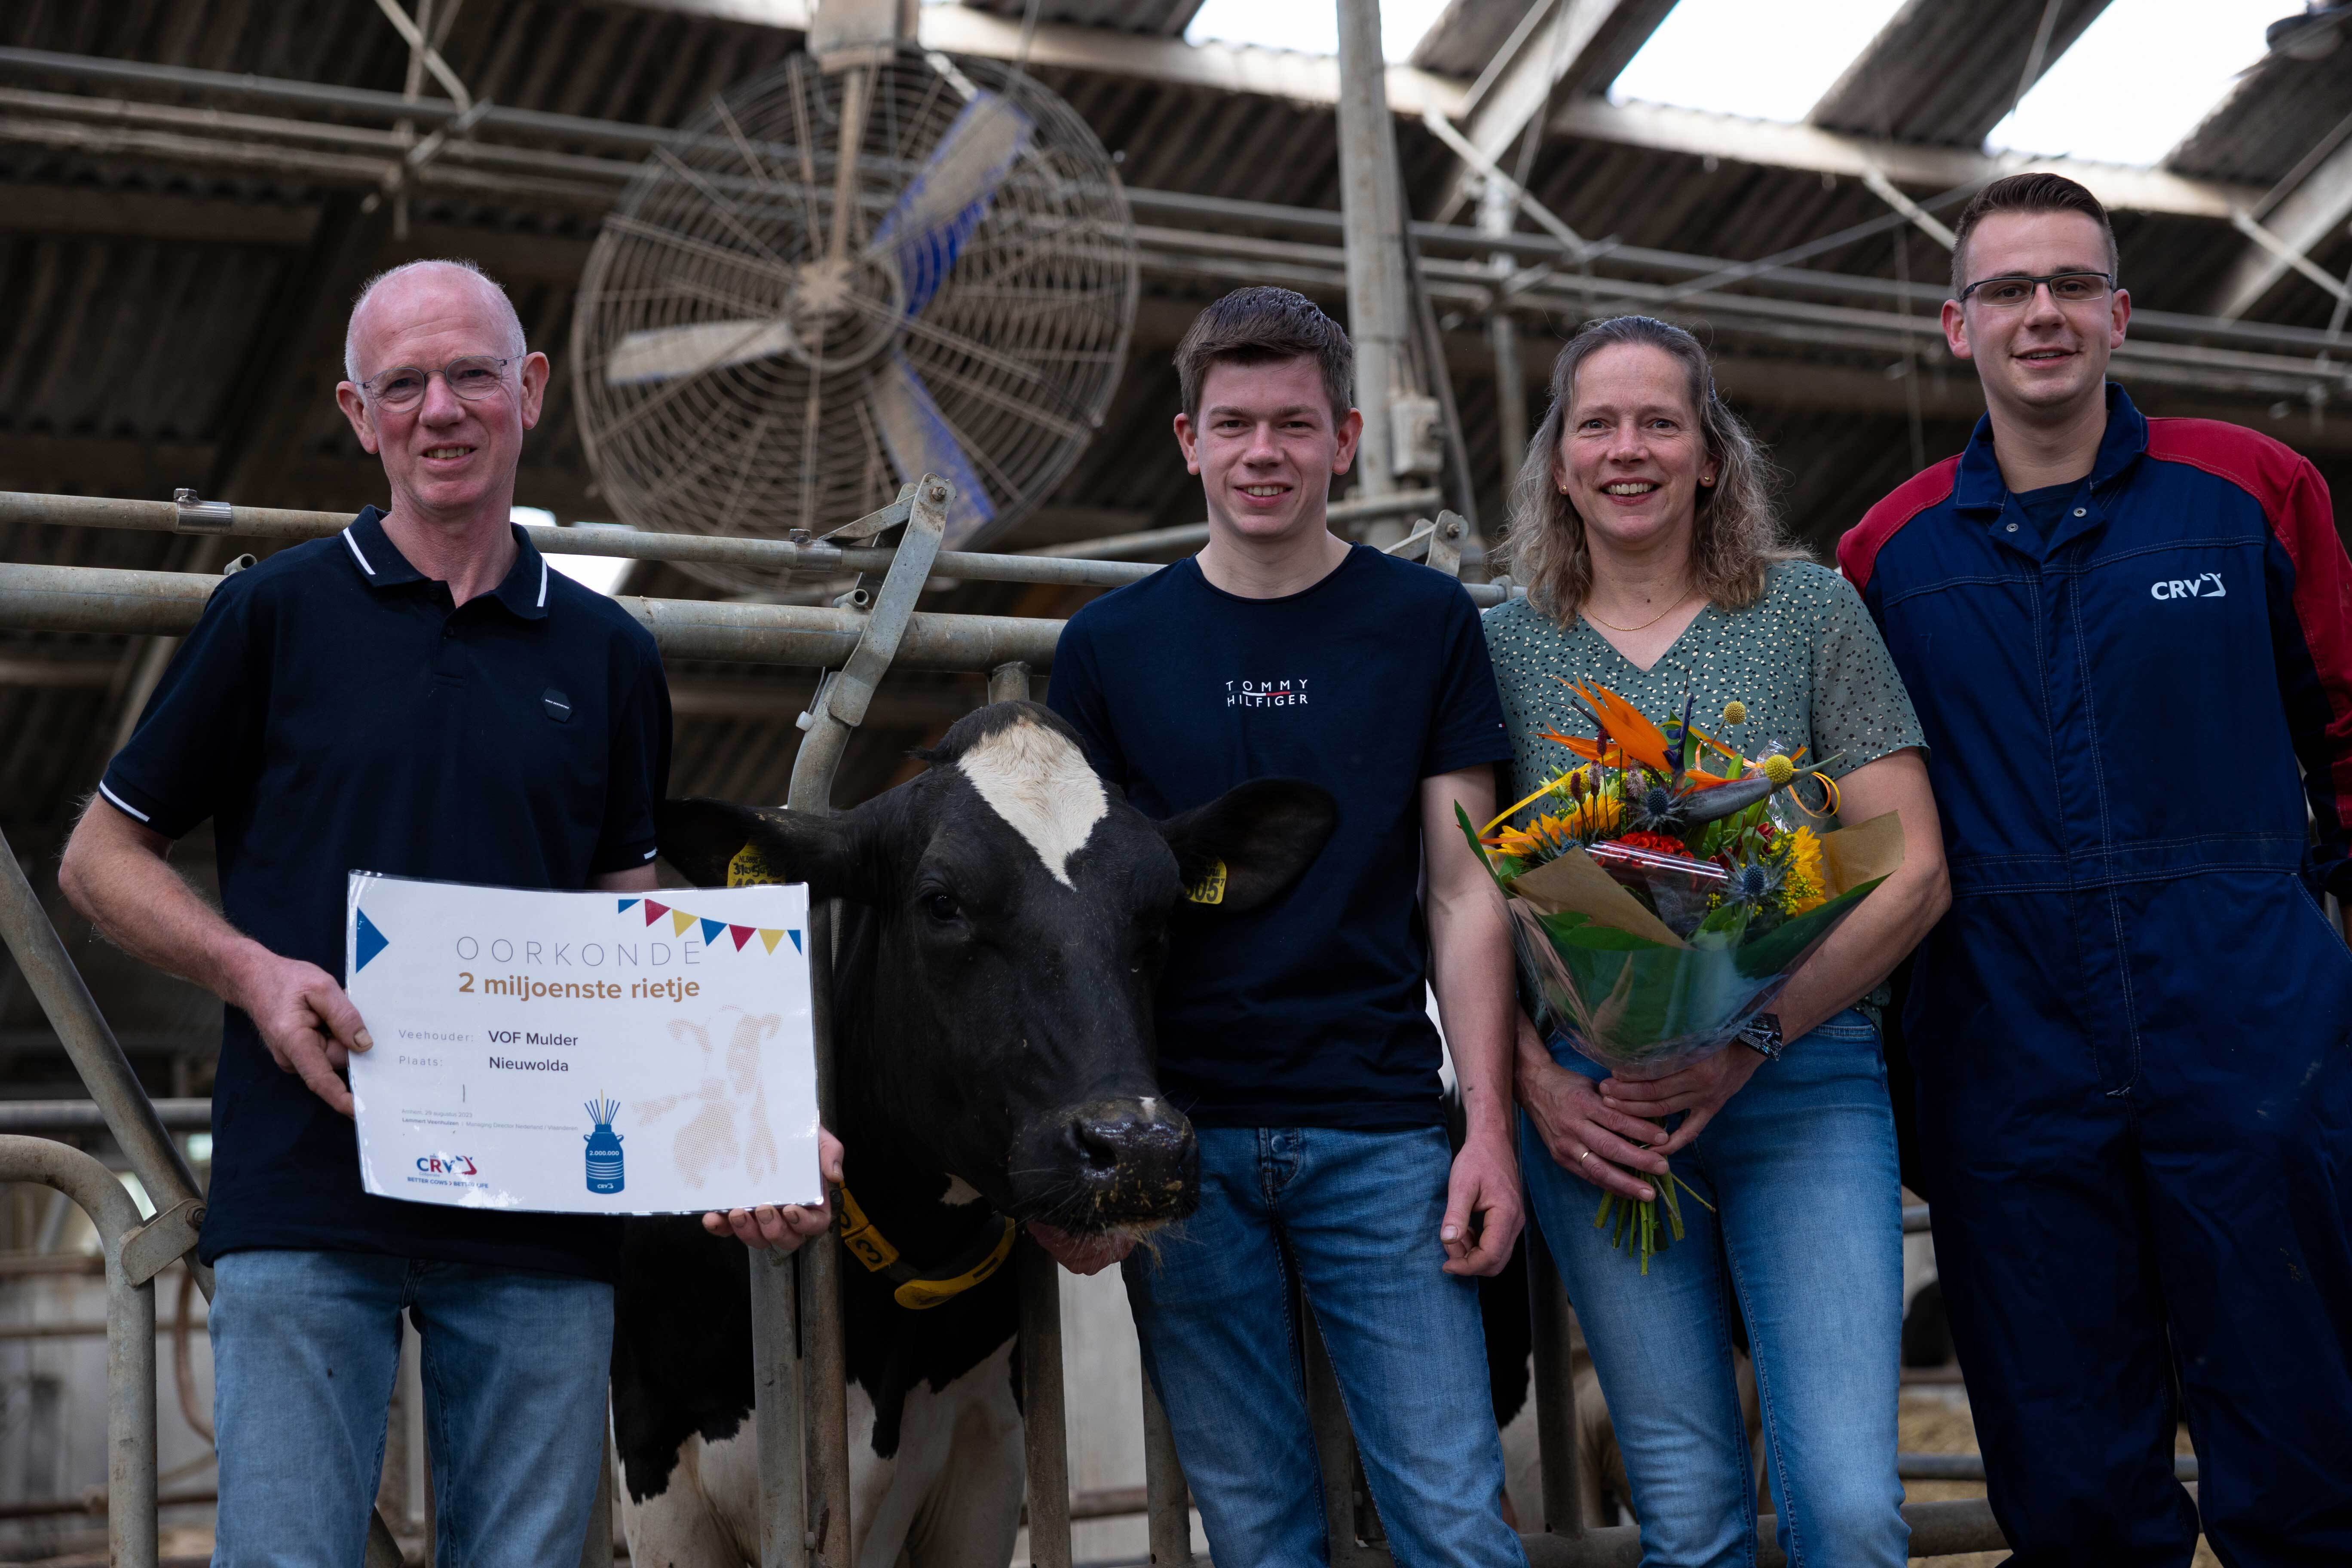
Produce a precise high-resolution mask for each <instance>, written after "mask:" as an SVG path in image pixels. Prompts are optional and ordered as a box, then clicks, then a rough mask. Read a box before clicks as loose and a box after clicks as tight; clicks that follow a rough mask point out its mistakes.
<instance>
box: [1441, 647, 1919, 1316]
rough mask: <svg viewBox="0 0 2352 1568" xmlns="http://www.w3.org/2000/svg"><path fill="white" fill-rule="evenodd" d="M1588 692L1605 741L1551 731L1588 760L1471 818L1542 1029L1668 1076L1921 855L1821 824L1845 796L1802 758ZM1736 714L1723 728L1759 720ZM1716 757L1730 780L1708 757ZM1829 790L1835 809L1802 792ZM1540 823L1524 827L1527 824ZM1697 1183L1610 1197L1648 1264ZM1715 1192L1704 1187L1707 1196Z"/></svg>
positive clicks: (1635, 1070) (1734, 1031)
mask: <svg viewBox="0 0 2352 1568" xmlns="http://www.w3.org/2000/svg"><path fill="white" fill-rule="evenodd" d="M1562 684H1563V685H1569V689H1570V691H1571V692H1572V693H1573V694H1574V700H1575V702H1576V704H1577V707H1578V709H1579V710H1580V712H1581V713H1582V714H1583V716H1584V717H1585V718H1586V719H1587V720H1588V721H1590V722H1591V725H1592V727H1593V732H1594V738H1593V739H1591V740H1587V739H1585V738H1583V737H1582V736H1577V735H1564V734H1559V733H1556V732H1554V731H1545V732H1544V738H1545V739H1547V740H1549V741H1555V742H1559V744H1561V745H1563V746H1565V747H1567V748H1568V749H1569V750H1570V752H1574V753H1575V754H1576V755H1577V756H1579V757H1581V758H1583V759H1585V760H1584V762H1583V763H1581V764H1580V766H1577V767H1574V768H1571V769H1570V770H1569V771H1568V772H1566V773H1561V774H1560V775H1559V777H1557V778H1555V779H1553V780H1551V781H1550V782H1549V783H1548V784H1545V785H1544V787H1543V788H1541V789H1539V790H1538V791H1537V792H1536V793H1535V794H1533V795H1529V796H1528V797H1527V798H1526V799H1525V800H1522V801H1520V802H1518V803H1517V805H1513V806H1511V807H1510V808H1509V809H1508V810H1507V811H1505V812H1504V813H1503V814H1502V815H1501V816H1498V817H1496V819H1495V820H1494V821H1492V822H1490V823H1488V824H1486V826H1485V827H1484V828H1483V829H1480V828H1475V827H1473V826H1471V823H1470V818H1469V816H1468V815H1467V814H1466V813H1465V812H1463V811H1462V810H1461V809H1460V807H1458V806H1457V807H1456V808H1455V816H1456V817H1457V818H1458V819H1459V820H1460V822H1461V825H1462V830H1463V833H1464V834H1465V836H1466V837H1468V838H1469V840H1470V844H1471V847H1472V848H1473V849H1474V850H1475V852H1476V853H1477V854H1478V856H1479V858H1481V859H1482V860H1484V861H1485V863H1486V868H1487V869H1488V870H1489V871H1490V872H1491V873H1493V875H1494V878H1495V880H1496V884H1497V885H1499V886H1500V887H1501V889H1502V890H1503V894H1504V907H1505V909H1506V910H1507V912H1508V914H1509V917H1510V924H1511V936H1512V942H1513V945H1514V946H1515V948H1516V949H1517V953H1518V959H1519V966H1520V971H1521V973H1522V974H1523V976H1524V977H1525V979H1526V981H1527V983H1528V989H1529V990H1530V991H1532V992H1533V994H1534V995H1535V998H1536V1000H1537V1002H1538V1009H1539V1012H1538V1017H1537V1020H1536V1021H1537V1023H1538V1025H1539V1026H1548V1027H1555V1028H1559V1029H1562V1030H1565V1031H1566V1032H1568V1033H1570V1034H1571V1035H1573V1036H1574V1037H1575V1038H1576V1044H1577V1048H1578V1049H1579V1050H1580V1051H1581V1052H1583V1054H1584V1055H1586V1056H1588V1057H1590V1058H1592V1059H1593V1060H1594V1061H1597V1062H1600V1063H1601V1064H1602V1065H1603V1066H1605V1067H1608V1068H1611V1069H1612V1071H1615V1072H1618V1073H1622V1074H1624V1075H1626V1076H1627V1077H1631V1078H1643V1079H1649V1078H1660V1077H1664V1075H1665V1074H1667V1073H1670V1072H1673V1071H1675V1069H1677V1068H1682V1067H1685V1066H1686V1065H1688V1064H1689V1063H1691V1062H1693V1061H1696V1060H1697V1059H1698V1058H1701V1057H1704V1056H1706V1055H1707V1054H1708V1053H1710V1052H1712V1051H1716V1050H1720V1049H1721V1048H1723V1047H1725V1046H1727V1045H1728V1044H1729V1043H1730V1042H1731V1041H1732V1040H1733V1039H1734V1038H1735V1037H1737V1036H1738V1033H1739V1031H1740V1030H1741V1028H1743V1027H1744V1026H1746V1025H1747V1024H1748V1021H1749V1020H1750V1019H1752V1018H1753V1017H1755V1016H1756V1015H1757V1014H1759V1013H1760V1012H1762V1011H1764V1010H1765V1009H1766V1008H1768V1007H1769V1006H1770V1005H1771V1004H1772V1001H1773V999H1774V998H1775V997H1776V996H1778V995H1779V994H1780V988H1781V986H1783V985H1784V984H1787V982H1788V978H1789V976H1790V974H1792V973H1795V972H1796V970H1797V968H1798V967H1799V966H1800V965H1801V964H1802V963H1804V962H1805V960H1806V959H1807V958H1810V957H1811V955H1812V953H1813V951H1814V950H1815V949H1816V948H1818V947H1819V946H1820V945H1821V944H1822V942H1823V941H1824V940H1825V939H1826V938H1827V937H1828V936H1829V934H1830V932H1832V931H1835V930H1836V929H1837V927H1838V926H1839V924H1841V923H1842V922H1843V921H1844V920H1845V918H1846V917H1847V916H1848V915H1850V914H1852V913H1853V910H1854V909H1855V907H1856V906H1857V905H1859V904H1860V903H1861V901H1862V900H1864V898H1866V897H1868V896H1869V894H1870V891H1871V889H1874V888H1875V887H1877V886H1878V884H1879V883H1880V882H1882V881H1884V880H1885V879H1886V877H1887V875H1888V874H1889V873H1891V872H1892V871H1894V870H1895V868H1896V867H1897V866H1899V865H1900V864H1901V863H1902V859H1903V831H1902V825H1901V824H1900V822H1899V821H1897V819H1896V818H1895V816H1894V815H1893V814H1891V813H1890V814H1888V815H1886V816H1880V817H1877V818H1874V820H1872V821H1869V822H1865V823H1863V824H1860V825H1859V826H1853V827H1846V828H1841V829H1838V830H1836V831H1834V832H1830V833H1815V832H1814V831H1813V829H1812V828H1811V826H1806V824H1805V822H1804V821H1803V820H1802V819H1803V818H1806V817H1811V818H1814V819H1817V820H1818V819H1822V818H1826V817H1829V816H1834V815H1835V814H1836V811H1837V805H1838V800H1837V786H1836V784H1834V783H1833V782H1832V780H1831V779H1830V778H1829V777H1828V775H1826V774H1825V773H1821V772H1819V771H1818V767H1820V766H1826V765H1827V763H1826V762H1824V763H1820V764H1816V765H1812V766H1806V765H1801V758H1802V756H1803V754H1804V753H1803V750H1802V749H1801V748H1799V749H1798V750H1797V751H1796V752H1795V753H1794V754H1793V755H1791V754H1786V753H1783V752H1777V751H1776V752H1770V753H1769V754H1768V755H1765V756H1762V757H1759V758H1756V759H1749V758H1748V757H1745V756H1743V755H1742V754H1741V753H1740V752H1738V750H1737V749H1736V748H1734V747H1732V746H1730V745H1727V744H1726V743H1725V742H1722V741H1720V740H1718V739H1717V738H1716V737H1715V736H1712V735H1709V734H1706V733H1705V732H1703V731H1700V730H1699V729H1697V728H1696V726H1695V725H1694V724H1693V723H1692V712H1691V703H1690V701H1689V700H1685V702H1684V705H1683V711H1682V713H1681V715H1680V716H1679V717H1678V718H1669V719H1668V720H1666V721H1664V723H1656V722H1653V721H1651V720H1650V719H1649V718H1647V717H1646V716H1644V715H1643V713H1642V712H1641V711H1640V710H1637V709H1635V708H1634V707H1633V704H1632V703H1630V702H1627V701H1626V700H1624V699H1623V698H1622V697H1620V696H1618V695H1617V694H1616V693H1615V692H1613V691H1611V690H1610V689H1607V688H1606V687H1601V686H1591V687H1585V686H1574V685H1570V684H1569V683H1568V682H1565V681H1563V682H1562ZM1745 720H1746V714H1745V712H1744V711H1743V710H1742V709H1741V705H1740V704H1738V703H1737V702H1734V703H1730V704H1728V705H1727V706H1726V708H1725V710H1724V712H1723V721H1724V723H1723V727H1724V728H1725V729H1726V731H1728V730H1729V729H1730V728H1732V727H1736V726H1738V725H1739V724H1741V723H1743V722H1744V721H1745ZM1705 763H1713V764H1714V766H1713V768H1712V770H1710V769H1709V768H1708V767H1706V766H1704V765H1702V764H1705ZM1806 784H1811V785H1813V786H1816V787H1818V789H1819V791H1820V794H1821V797H1822V804H1821V809H1820V810H1818V811H1816V810H1814V809H1813V808H1812V807H1811V806H1810V805H1806V804H1805V803H1804V800H1803V798H1802V795H1801V793H1800V792H1801V787H1803V786H1804V785H1806ZM1529 811H1533V812H1534V813H1535V815H1534V816H1532V818H1531V819H1530V820H1528V821H1526V822H1525V823H1524V824H1523V825H1521V826H1512V819H1513V818H1515V817H1517V816H1520V814H1521V813H1523V812H1529ZM1678 1183H1679V1178H1675V1177H1669V1178H1668V1179H1667V1180H1666V1181H1665V1182H1664V1183H1663V1184H1661V1190H1662V1192H1663V1193H1664V1204H1665V1208H1666V1214H1665V1224H1664V1227H1663V1228H1662V1227H1661V1225H1660V1220H1659V1215H1658V1214H1657V1205H1655V1204H1654V1203H1642V1204H1629V1203H1627V1202H1626V1201H1625V1200H1624V1199H1622V1198H1618V1197H1616V1196H1614V1195H1612V1196H1610V1197H1608V1198H1605V1199H1604V1200H1603V1202H1602V1204H1601V1213H1600V1215H1598V1216H1596V1218H1595V1221H1594V1223H1595V1224H1596V1225H1602V1226H1605V1225H1607V1224H1609V1223H1610V1221H1611V1219H1612V1215H1613V1216H1614V1218H1615V1220H1616V1225H1617V1233H1616V1239H1617V1240H1619V1241H1620V1242H1622V1243H1625V1244H1628V1245H1630V1246H1632V1247H1633V1248H1634V1249H1635V1250H1636V1251H1638V1253H1639V1255H1640V1257H1641V1258H1642V1266H1643V1272H1645V1273H1646V1272H1647V1271H1648V1268H1649V1258H1650V1256H1651V1255H1652V1254H1653V1253H1654V1252H1655V1251H1656V1250H1658V1249H1659V1248H1660V1247H1664V1245H1665V1244H1666V1236H1667V1233H1668V1232H1669V1231H1670V1232H1671V1234H1672V1235H1673V1237H1675V1238H1676V1239H1679V1238H1680V1237H1681V1236H1682V1218H1681V1210H1680V1200H1679V1199H1678V1198H1677V1197H1676V1196H1675V1187H1676V1185H1677V1184H1678ZM1693 1195H1694V1196H1696V1194H1693Z"/></svg>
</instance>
